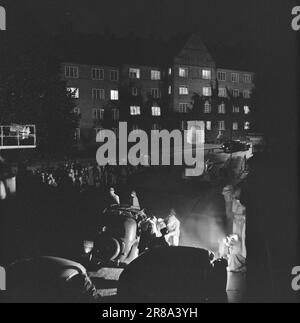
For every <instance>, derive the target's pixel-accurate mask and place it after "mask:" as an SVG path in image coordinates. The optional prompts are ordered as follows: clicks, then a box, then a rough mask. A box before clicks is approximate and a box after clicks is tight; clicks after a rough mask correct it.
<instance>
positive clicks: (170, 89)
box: [168, 85, 172, 94]
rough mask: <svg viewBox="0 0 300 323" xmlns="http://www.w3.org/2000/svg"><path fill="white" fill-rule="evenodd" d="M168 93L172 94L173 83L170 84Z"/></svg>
mask: <svg viewBox="0 0 300 323" xmlns="http://www.w3.org/2000/svg"><path fill="white" fill-rule="evenodd" d="M168 94H172V86H171V85H169V87H168Z"/></svg>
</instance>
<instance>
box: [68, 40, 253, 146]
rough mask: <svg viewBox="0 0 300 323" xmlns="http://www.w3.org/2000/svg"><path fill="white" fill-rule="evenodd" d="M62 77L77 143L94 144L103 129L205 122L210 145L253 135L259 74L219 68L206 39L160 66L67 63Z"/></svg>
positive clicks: (187, 46)
mask: <svg viewBox="0 0 300 323" xmlns="http://www.w3.org/2000/svg"><path fill="white" fill-rule="evenodd" d="M62 74H63V78H64V80H65V81H66V83H67V88H68V90H69V92H70V94H71V95H72V96H73V97H74V99H75V100H76V101H77V107H76V113H78V114H80V125H79V129H78V131H77V134H76V136H77V139H78V141H79V142H81V143H82V144H83V145H85V144H89V143H91V142H95V137H96V134H97V132H98V131H99V130H101V129H103V128H109V129H113V130H114V131H115V132H117V129H118V123H119V121H127V122H128V130H138V129H143V130H146V131H150V130H152V129H153V130H159V129H165V128H166V129H170V128H173V129H174V128H177V129H181V130H185V129H186V125H187V121H189V120H201V121H204V122H205V128H206V129H205V137H206V141H207V142H217V141H222V140H226V139H239V138H244V137H245V135H246V134H247V133H248V132H249V131H250V130H251V123H250V118H249V116H250V115H251V111H252V109H253V106H252V93H253V90H254V83H253V78H254V73H253V72H250V71H243V70H238V69H234V67H233V66H220V65H219V63H218V62H217V61H215V60H214V58H213V57H212V55H211V54H210V52H209V50H208V49H207V47H206V46H205V45H204V44H203V42H202V41H201V39H200V38H199V37H198V36H196V35H192V36H191V37H189V38H188V39H187V41H186V42H185V44H184V45H183V46H182V48H181V49H180V50H179V51H178V52H175V53H174V55H173V57H171V58H170V59H169V60H168V61H167V62H164V64H161V65H159V66H155V65H153V66H152V65H150V64H149V65H139V64H127V63H126V62H124V63H122V64H116V65H115V66H106V65H101V62H99V65H85V64H75V63H74V62H64V63H62Z"/></svg>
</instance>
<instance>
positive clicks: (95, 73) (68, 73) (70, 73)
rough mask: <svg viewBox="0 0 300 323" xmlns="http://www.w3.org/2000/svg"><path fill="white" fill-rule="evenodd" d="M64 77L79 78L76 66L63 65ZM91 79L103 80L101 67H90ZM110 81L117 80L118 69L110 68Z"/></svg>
mask: <svg viewBox="0 0 300 323" xmlns="http://www.w3.org/2000/svg"><path fill="white" fill-rule="evenodd" d="M65 77H67V78H75V79H77V78H79V68H78V66H65ZM91 79H92V80H97V81H99V80H104V69H102V68H92V69H91ZM109 79H110V81H118V80H119V71H118V70H110V71H109Z"/></svg>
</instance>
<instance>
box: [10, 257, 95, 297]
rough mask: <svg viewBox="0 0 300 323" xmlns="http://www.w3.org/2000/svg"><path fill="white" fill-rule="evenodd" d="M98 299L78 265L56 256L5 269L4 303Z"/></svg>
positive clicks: (80, 266)
mask: <svg viewBox="0 0 300 323" xmlns="http://www.w3.org/2000/svg"><path fill="white" fill-rule="evenodd" d="M99 298H100V296H99V295H98V293H97V290H96V288H95V286H94V285H93V283H92V281H91V280H90V278H89V277H88V275H87V272H86V269H85V268H84V267H83V266H82V265H81V264H79V263H77V262H75V261H71V260H68V259H64V258H57V257H37V258H29V259H22V260H18V261H16V262H14V263H12V264H11V265H10V266H9V267H8V268H7V301H8V302H13V303H19V302H22V303H23V302H24V303H37V302H38V303H52V302H54V303H64V302H66V303H74V302H80V303H81V302H94V301H97V300H98V299H99Z"/></svg>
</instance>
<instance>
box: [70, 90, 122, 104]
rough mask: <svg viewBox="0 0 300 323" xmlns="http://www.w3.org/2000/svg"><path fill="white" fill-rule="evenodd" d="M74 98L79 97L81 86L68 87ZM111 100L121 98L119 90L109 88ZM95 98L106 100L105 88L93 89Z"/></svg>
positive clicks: (93, 97)
mask: <svg viewBox="0 0 300 323" xmlns="http://www.w3.org/2000/svg"><path fill="white" fill-rule="evenodd" d="M67 90H68V91H69V92H70V93H71V94H72V96H73V98H74V99H79V88H74V87H68V88H67ZM109 97H110V100H113V101H115V100H119V90H109ZM92 99H93V100H105V89H92Z"/></svg>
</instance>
